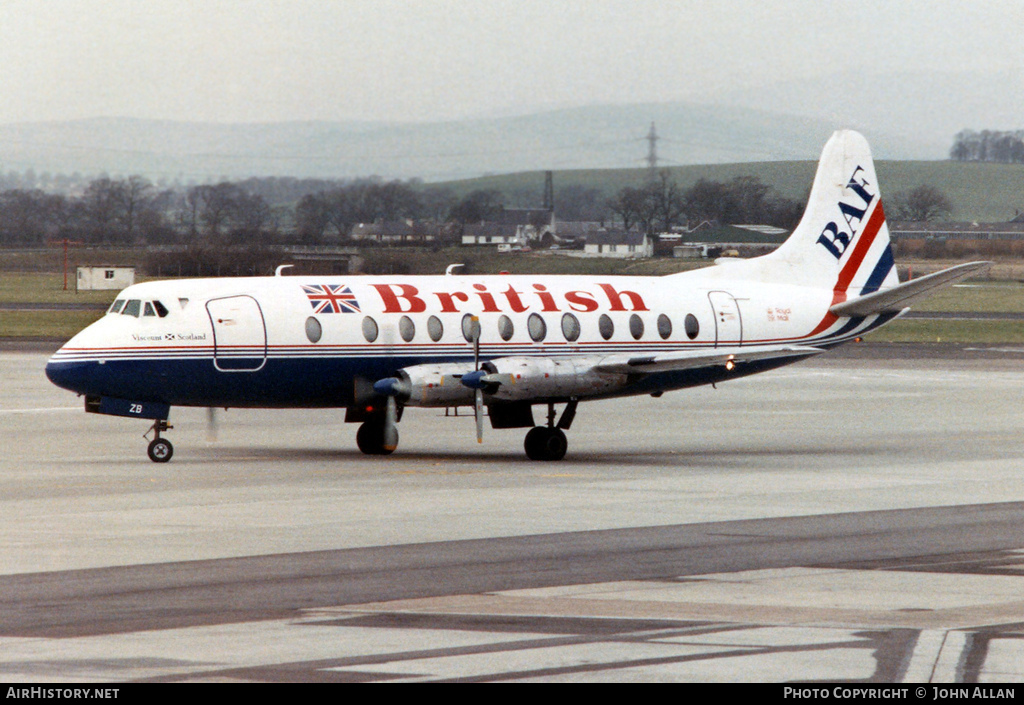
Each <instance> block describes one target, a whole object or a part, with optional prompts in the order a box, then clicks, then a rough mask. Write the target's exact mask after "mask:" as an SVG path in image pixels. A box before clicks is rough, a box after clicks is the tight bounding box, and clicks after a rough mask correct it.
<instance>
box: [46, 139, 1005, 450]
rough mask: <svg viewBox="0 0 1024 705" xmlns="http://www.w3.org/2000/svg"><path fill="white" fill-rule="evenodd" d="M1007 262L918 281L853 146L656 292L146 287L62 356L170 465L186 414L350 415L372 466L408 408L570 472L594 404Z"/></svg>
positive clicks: (320, 281)
mask: <svg viewBox="0 0 1024 705" xmlns="http://www.w3.org/2000/svg"><path fill="white" fill-rule="evenodd" d="M989 264H990V263H988V262H971V263H967V264H962V265H958V266H954V267H951V268H949V269H945V270H943V271H941V272H937V273H935V274H931V275H928V276H924V277H920V278H918V279H914V280H911V281H908V282H905V283H900V281H899V278H898V276H897V273H896V265H895V261H894V259H893V250H892V247H891V244H890V241H889V231H888V227H887V225H886V221H885V214H884V211H883V209H882V203H881V196H880V193H879V189H878V180H877V176H876V174H875V168H874V164H873V161H872V158H871V153H870V150H869V147H868V143H867V141H866V140H865V138H864V137H863V136H862V135H860V134H858V133H856V132H853V131H838V132H836V133H835V134H834V135H833V136H832V137H831V139H829V141H828V143H827V144H826V145H825V147H824V150H823V151H822V155H821V159H820V162H819V165H818V170H817V173H816V176H815V179H814V183H813V186H812V189H811V193H810V197H809V201H808V205H807V208H806V211H805V213H804V215H803V217H802V219H801V221H800V223H799V225H798V226H797V228H796V229H795V230H794V231H793V233H792V234H791V235H790V237H789V238H788V239H787V240H786V241H785V242H784V243H783V244H782V245H781V246H780V247H779V248H778V249H777V250H775V251H774V252H772V253H770V254H767V255H763V256H760V257H755V258H751V259H733V258H723V259H719V260H717V261H716V263H715V265H714V266H710V267H706V268H702V269H697V270H693V271H688V272H681V273H678V274H671V275H665V276H657V277H631V276H604V275H600V276H576V275H573V276H549V275H508V274H499V275H486V276H485V275H469V274H459V273H458V272H457V271H456V269H455V267H454V266H453V267H449V270H448V272H446V274H444V275H433V276H376V275H346V276H319V275H317V276H313V275H310V276H282V274H283V268H282V267H279V268H278V271H277V272H276V273H275V276H268V277H247V278H215V279H191V280H189V279H186V280H171V281H154V282H144V283H140V284H135V285H133V286H130V287H128V288H126V289H125V290H124V291H122V292H121V293H120V294H119V295H118V296H117V298H116V300H115V301H114V303H113V304H112V305H111V307H110V309H109V310H108V311H107V313H106V315H104V316H103V317H102V318H101V319H100V320H98V321H96V322H95V323H93V324H92V325H90V326H88V327H87V328H85V329H84V330H83V331H81V332H80V333H78V334H77V335H75V336H74V337H73V338H72V339H71V340H69V341H68V342H67V343H66V344H65V345H64V346H63V347H61V348H60V349H59V350H58V351H57V352H56V353H55V354H54V355H53V356H52V357H51V358H50V360H49V361H48V362H47V365H46V374H47V376H48V377H49V379H50V380H51V381H52V382H53V383H54V384H56V385H58V386H60V387H63V388H65V389H69V390H71V391H73V392H76V393H78V394H79V395H81V396H84V397H85V410H86V411H87V412H92V413H99V414H111V415H115V416H124V417H131V418H139V419H146V420H147V421H152V422H153V424H152V426H151V429H150V430H151V431H152V433H153V436H154V437H153V439H152V441H151V442H150V444H149V447H148V455H149V457H150V459H151V460H153V461H154V462H158V463H159V462H167V461H169V460H170V459H171V456H172V454H173V446H172V445H171V443H170V441H169V440H168V439H167V438H166V437H164V436H163V435H162V434H164V433H165V432H167V431H168V430H169V429H171V428H172V426H170V425H169V423H168V419H169V413H170V409H171V407H173V406H192V407H207V408H214V407H223V408H229V407H238V408H308V409H341V408H344V409H345V421H346V422H349V423H359V424H361V425H360V427H359V429H358V432H357V434H356V443H357V445H358V447H359V449H360V450H361V451H362V452H363V453H365V454H368V455H387V454H389V453H392V452H393V451H394V450H395V449H396V448H397V446H398V423H399V421H400V420H401V417H402V414H403V411H404V409H406V408H407V407H435V408H451V407H455V408H456V411H457V408H458V407H472V408H473V417H474V419H475V422H476V433H477V440H478V441H480V442H482V440H483V426H484V418H485V413H484V409H485V408H486V410H487V414H486V416H487V418H489V420H490V425H491V427H492V428H495V429H510V428H527V429H530V430H529V431H528V432H527V433H526V437H525V441H524V448H525V451H526V455H527V457H528V458H530V459H531V460H546V461H557V460H561V459H562V458H563V457H564V456H565V455H566V452H567V449H568V441H567V437H566V433H565V432H566V431H568V430H569V429H570V427H571V425H572V423H573V421H574V419H575V416H576V411H577V406H578V404H579V402H581V401H589V400H595V399H606V398H610V397H624V396H632V395H651V396H653V397H659V396H661V395H662V394H663V393H664V392H667V391H673V390H679V389H684V388H688V387H694V386H698V385H706V384H718V383H722V382H726V381H728V380H731V379H738V378H741V377H746V376H748V375H752V374H756V373H759V372H765V371H768V370H772V369H775V368H778V367H781V366H783V365H788V364H791V363H794V362H797V361H799V360H803V359H806V358H809V357H812V356H814V355H818V354H820V353H823V352H825V351H826V350H829V349H831V348H833V347H835V346H837V345H840V344H842V343H845V342H848V341H850V340H853V339H855V338H860V337H861V336H863V335H864V334H866V333H868V332H870V331H873V330H875V329H877V328H879V327H880V326H882V325H885V324H886V323H889V322H890V321H892V320H893V319H895V318H897V317H898V316H900V315H901V314H902V313H904V312H905V311H906V310H908V309H907V305H908V304H909V303H911V302H912V301H914V300H916V299H918V298H920V297H922V296H924V295H926V294H930V293H933V292H934V291H935V290H936V289H937V288H938V287H942V286H946V285H949V284H952V283H954V282H957V281H960V280H962V279H964V278H967V277H969V276H972V275H975V274H978V273H980V272H982V271H983V270H985V269H986V268H987V267H988V266H989ZM557 405H564V407H563V409H562V411H561V413H560V414H559V413H557V411H556V406H557ZM535 406H540V407H541V408H542V409H546V420H545V421H542V422H541V423H537V422H536V421H535V419H534V414H533V410H534V407H535ZM146 435H147V437H148V435H149V433H147V434H146Z"/></svg>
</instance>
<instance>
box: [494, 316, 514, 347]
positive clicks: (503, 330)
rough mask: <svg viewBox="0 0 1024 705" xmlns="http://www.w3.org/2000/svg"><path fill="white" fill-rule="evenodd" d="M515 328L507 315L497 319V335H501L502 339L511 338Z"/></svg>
mask: <svg viewBox="0 0 1024 705" xmlns="http://www.w3.org/2000/svg"><path fill="white" fill-rule="evenodd" d="M515 332H516V328H515V326H514V325H512V319H511V318H509V317H508V316H502V317H501V318H499V319H498V335H500V336H501V339H502V340H506V341H507V340H512V336H513V335H514V334H515Z"/></svg>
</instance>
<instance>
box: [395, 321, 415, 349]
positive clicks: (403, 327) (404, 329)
mask: <svg viewBox="0 0 1024 705" xmlns="http://www.w3.org/2000/svg"><path fill="white" fill-rule="evenodd" d="M398 334H399V335H400V336H402V340H404V341H405V342H407V343H411V342H412V339H413V338H415V337H416V324H415V323H413V322H412V319H411V318H409V317H408V316H402V317H401V318H400V319H398Z"/></svg>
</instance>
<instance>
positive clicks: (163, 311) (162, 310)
mask: <svg viewBox="0 0 1024 705" xmlns="http://www.w3.org/2000/svg"><path fill="white" fill-rule="evenodd" d="M153 307H154V308H155V309H156V315H158V316H160V318H167V314H168V313H170V311H168V310H167V307H166V306H164V305H163V304H162V303H160V302H159V301H154V302H153Z"/></svg>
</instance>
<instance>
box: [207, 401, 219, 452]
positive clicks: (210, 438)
mask: <svg viewBox="0 0 1024 705" xmlns="http://www.w3.org/2000/svg"><path fill="white" fill-rule="evenodd" d="M206 441H207V443H216V442H217V410H216V409H214V408H213V407H212V406H209V407H207V408H206Z"/></svg>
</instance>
